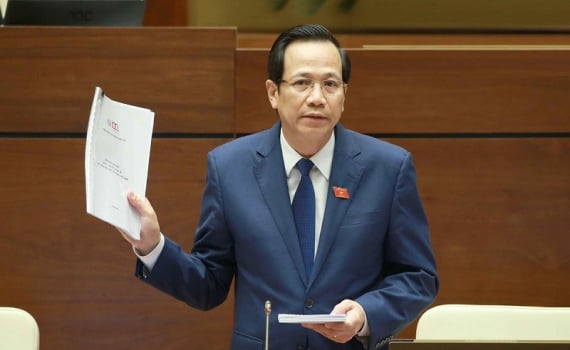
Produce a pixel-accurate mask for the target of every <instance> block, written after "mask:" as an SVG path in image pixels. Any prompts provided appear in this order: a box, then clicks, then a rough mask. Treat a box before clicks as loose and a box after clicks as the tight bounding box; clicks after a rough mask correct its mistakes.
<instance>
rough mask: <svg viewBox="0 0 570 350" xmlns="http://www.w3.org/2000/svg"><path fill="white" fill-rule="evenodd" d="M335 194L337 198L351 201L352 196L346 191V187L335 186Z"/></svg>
mask: <svg viewBox="0 0 570 350" xmlns="http://www.w3.org/2000/svg"><path fill="white" fill-rule="evenodd" d="M333 192H334V196H335V197H336V198H343V199H349V198H350V194H349V193H348V189H346V188H344V187H337V186H333Z"/></svg>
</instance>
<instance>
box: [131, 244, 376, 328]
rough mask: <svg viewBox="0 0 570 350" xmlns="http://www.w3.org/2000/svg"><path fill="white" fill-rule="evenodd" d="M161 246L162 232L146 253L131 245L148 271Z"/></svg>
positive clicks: (152, 265)
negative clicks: (154, 245)
mask: <svg viewBox="0 0 570 350" xmlns="http://www.w3.org/2000/svg"><path fill="white" fill-rule="evenodd" d="M163 248H164V235H163V234H162V233H160V240H159V241H158V244H157V245H156V247H154V249H153V250H151V252H150V253H148V254H147V255H140V254H139V252H137V250H136V248H135V247H133V252H134V253H135V255H136V256H137V258H139V260H140V261H141V262H142V263H143V264H144V266H146V268H147V269H148V271H149V272H150V271H152V268H153V267H154V264H156V261H157V260H158V257H159V256H160V253H162V249H163ZM365 323H366V322H365Z"/></svg>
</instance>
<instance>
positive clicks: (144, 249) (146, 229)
mask: <svg viewBox="0 0 570 350" xmlns="http://www.w3.org/2000/svg"><path fill="white" fill-rule="evenodd" d="M127 200H128V201H129V204H130V205H131V206H132V207H133V208H135V210H136V211H138V212H139V214H140V216H141V237H140V239H139V240H136V239H134V238H132V237H131V236H129V235H128V234H126V233H125V232H123V231H122V230H120V229H118V230H119V232H121V234H122V235H123V237H124V238H125V239H126V240H127V241H128V242H129V243H130V244H131V245H132V246H133V247H134V248H135V249H136V250H137V253H138V254H139V255H141V256H144V255H147V254H148V253H150V252H151V251H152V250H153V249H154V248H155V247H156V246H157V245H158V243H159V242H160V226H159V224H158V218H157V216H156V213H155V212H154V209H153V208H152V205H151V204H150V202H149V201H148V199H147V198H146V197H139V196H137V195H136V194H134V193H133V192H129V193H128V194H127Z"/></svg>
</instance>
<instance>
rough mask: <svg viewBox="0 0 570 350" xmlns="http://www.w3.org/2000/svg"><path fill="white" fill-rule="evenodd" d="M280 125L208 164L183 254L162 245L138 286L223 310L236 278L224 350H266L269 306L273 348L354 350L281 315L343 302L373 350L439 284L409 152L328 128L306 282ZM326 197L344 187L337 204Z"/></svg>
mask: <svg viewBox="0 0 570 350" xmlns="http://www.w3.org/2000/svg"><path fill="white" fill-rule="evenodd" d="M280 127H281V124H280V123H279V122H278V123H276V124H275V125H274V126H273V128H271V129H269V130H266V131H263V132H260V133H257V134H253V135H249V136H246V137H242V138H239V139H237V140H234V141H232V142H229V143H227V144H225V145H222V146H220V147H218V148H216V149H214V150H213V151H211V152H210V153H209V154H208V171H207V182H206V187H205V190H204V194H203V199H202V210H201V214H200V222H199V226H198V228H197V231H196V235H195V242H194V247H193V249H192V252H191V254H188V253H185V252H184V251H182V249H181V248H180V247H179V246H178V245H177V244H176V243H174V242H173V241H171V240H170V239H168V238H166V244H165V247H164V250H163V252H162V253H161V255H160V256H159V258H158V260H157V262H156V265H155V266H154V268H153V270H152V272H151V273H149V274H148V275H146V274H145V277H144V278H143V277H142V275H143V273H142V270H143V266H142V265H141V263H140V261H139V262H138V265H137V275H138V276H140V277H141V278H143V279H144V280H145V281H146V282H148V283H150V284H151V285H153V286H155V287H157V288H158V289H160V290H162V291H164V292H166V293H168V294H170V295H172V296H174V297H176V298H178V299H180V300H182V301H184V302H186V303H187V304H189V305H191V306H192V307H195V308H199V309H210V308H213V307H215V306H217V305H219V304H220V303H222V302H223V301H224V300H225V299H226V297H227V295H228V292H229V290H230V286H231V283H232V279H233V278H235V316H234V317H235V324H234V330H233V336H232V341H231V349H235V350H249V349H258V350H261V349H263V348H264V338H265V312H264V304H265V301H266V300H269V301H271V304H272V313H271V317H270V341H269V346H270V348H271V349H278V350H282V349H291V350H293V349H303V348H304V346H305V345H306V344H307V339H308V344H309V348H310V349H363V346H362V344H361V343H360V342H359V341H357V340H356V339H353V340H351V341H349V342H348V343H346V344H337V343H334V342H331V341H329V340H328V339H325V338H324V337H322V336H321V335H319V334H318V333H316V332H314V331H310V330H307V329H305V328H303V327H301V326H300V325H291V324H279V323H278V322H277V315H278V314H279V313H304V314H313V313H329V312H330V311H331V310H332V308H333V307H334V305H336V304H337V303H339V302H340V301H342V300H343V299H345V298H349V299H353V300H356V301H357V302H358V303H360V304H361V305H362V306H363V308H364V310H365V311H366V316H367V320H368V325H369V328H370V338H369V340H368V341H369V343H368V344H369V346H368V348H369V349H375V348H382V347H384V345H385V344H386V343H387V342H388V340H389V339H390V337H391V336H392V335H394V334H395V333H396V332H398V331H400V330H401V329H402V328H404V327H405V326H406V325H408V324H409V323H410V322H411V321H413V320H414V319H415V318H416V317H417V316H418V314H419V313H420V312H422V311H423V310H424V309H425V308H426V307H428V306H429V305H430V304H431V302H432V301H433V299H434V297H435V295H436V293H437V289H438V281H437V275H436V268H435V261H434V256H433V252H432V249H431V245H430V240H429V229H428V223H427V220H426V217H425V214H424V210H423V207H422V204H421V201H420V198H419V195H418V191H417V187H416V173H415V169H414V165H413V162H412V158H411V155H410V153H409V152H407V151H406V150H404V149H402V148H400V147H398V146H395V145H392V144H389V143H386V142H382V141H379V140H377V139H374V138H372V137H368V136H365V135H362V134H358V133H355V132H353V131H349V130H347V129H345V128H344V127H342V126H341V125H340V124H339V125H337V126H336V128H335V138H336V143H335V150H334V158H333V163H332V171H331V175H330V182H329V187H330V189H329V191H328V197H327V201H326V209H325V213H324V218H323V225H322V230H321V238H320V243H319V246H318V250H317V255H316V257H315V264H314V267H313V272H312V275H311V276H306V275H305V270H304V268H303V260H302V257H301V252H300V248H299V243H298V239H297V234H296V232H295V225H294V220H293V213H292V209H291V204H290V198H289V193H288V189H287V180H286V174H285V170H284V165H283V157H282V152H281V145H280V142H279V135H280ZM333 186H337V187H342V188H346V189H347V190H348V192H349V196H350V198H348V199H346V198H338V197H336V196H335V195H334V193H333V189H332V188H333Z"/></svg>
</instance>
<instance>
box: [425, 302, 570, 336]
mask: <svg viewBox="0 0 570 350" xmlns="http://www.w3.org/2000/svg"><path fill="white" fill-rule="evenodd" d="M416 339H418V340H420V339H421V340H467V341H469V340H477V341H497V340H498V341H544V340H550V341H561V340H562V341H564V340H566V341H567V340H570V307H539V306H507V305H461V304H446V305H439V306H435V307H433V308H431V309H428V310H427V311H426V312H425V313H423V314H422V315H421V316H420V318H419V320H418V324H417V328H416Z"/></svg>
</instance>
